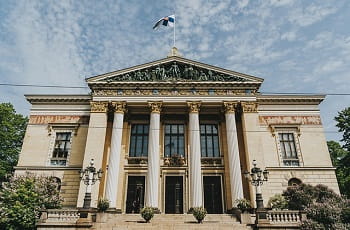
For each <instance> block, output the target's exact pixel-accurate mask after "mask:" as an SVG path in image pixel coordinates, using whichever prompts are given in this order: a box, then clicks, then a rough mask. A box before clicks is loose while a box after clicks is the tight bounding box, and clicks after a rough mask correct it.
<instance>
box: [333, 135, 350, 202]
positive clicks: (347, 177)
mask: <svg viewBox="0 0 350 230" xmlns="http://www.w3.org/2000/svg"><path fill="white" fill-rule="evenodd" d="M327 145H328V150H329V153H330V155H331V159H332V163H333V166H334V167H336V170H335V172H336V175H337V180H338V184H339V189H340V192H341V193H342V194H344V195H346V196H347V197H350V189H349V188H350V153H349V151H346V150H345V149H344V148H343V147H342V146H341V145H340V144H339V143H338V142H336V141H328V142H327Z"/></svg>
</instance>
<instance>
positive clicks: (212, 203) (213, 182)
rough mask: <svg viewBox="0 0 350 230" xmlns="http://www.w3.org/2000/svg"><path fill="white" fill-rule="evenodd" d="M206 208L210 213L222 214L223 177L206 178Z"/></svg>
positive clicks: (204, 182) (204, 180)
mask: <svg viewBox="0 0 350 230" xmlns="http://www.w3.org/2000/svg"><path fill="white" fill-rule="evenodd" d="M203 186H204V207H205V208H206V209H207V211H208V213H214V214H215V213H216V214H221V213H222V191H221V176H204V177H203Z"/></svg>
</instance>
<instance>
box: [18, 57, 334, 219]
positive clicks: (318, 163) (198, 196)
mask: <svg viewBox="0 0 350 230" xmlns="http://www.w3.org/2000/svg"><path fill="white" fill-rule="evenodd" d="M173 51H174V52H173V53H172V54H171V55H170V56H168V57H167V58H164V59H161V60H158V61H153V62H150V63H146V64H142V65H138V66H133V67H130V68H127V69H122V70H118V71H115V72H111V73H106V74H102V75H98V76H94V77H90V78H87V79H86V82H87V84H88V86H89V88H90V90H91V93H90V94H87V95H26V99H27V100H28V101H29V102H30V103H31V105H32V108H31V111H30V119H29V125H28V127H27V131H26V135H25V138H24V144H23V148H22V152H21V154H20V158H19V162H18V166H17V167H16V173H17V174H22V173H25V172H28V171H29V172H33V173H35V174H38V175H51V176H54V177H57V180H59V181H60V183H61V186H60V190H61V195H62V197H63V198H64V202H63V205H64V206H65V207H82V205H83V199H84V194H85V189H86V186H85V184H84V183H83V182H81V181H80V179H79V170H81V169H82V168H85V167H86V166H88V165H89V162H90V161H91V159H94V163H95V166H96V168H97V169H99V168H101V169H102V170H103V171H104V173H103V176H102V178H101V180H100V181H99V182H98V183H96V184H95V185H93V186H92V206H94V207H96V202H97V199H98V198H99V197H104V198H107V199H109V201H110V207H111V208H113V209H115V210H116V211H117V212H121V213H136V212H138V211H139V209H140V208H141V207H143V206H145V205H146V206H151V207H154V208H157V209H158V210H159V211H160V212H161V213H166V214H167V213H186V212H187V211H188V210H189V209H190V208H191V207H197V206H204V207H205V208H206V209H207V210H208V212H209V213H225V212H227V211H229V210H230V209H231V208H232V207H233V206H234V205H235V200H236V199H239V198H247V199H250V200H252V201H254V199H255V198H254V195H255V194H254V188H253V187H252V185H250V184H249V182H248V181H247V180H246V179H245V178H244V177H243V176H242V175H243V172H244V171H246V170H250V169H251V167H252V165H251V162H252V160H257V162H258V166H259V167H261V168H266V169H267V170H268V171H269V172H270V175H269V180H268V182H267V183H266V184H265V185H264V186H263V187H262V193H263V197H264V201H265V204H266V203H267V200H268V198H269V197H271V196H272V195H274V194H276V193H281V192H282V191H283V190H284V189H286V188H287V187H288V186H293V185H294V184H298V183H301V182H304V183H310V184H314V185H315V184H319V183H322V184H325V185H327V186H329V187H330V188H332V189H334V190H335V191H337V192H339V190H338V184H337V181H336V177H335V173H334V168H333V167H332V164H331V160H330V156H329V152H328V149H327V145H326V139H325V135H324V131H323V127H322V123H321V118H320V111H319V107H318V106H319V104H320V103H321V102H322V100H323V99H324V96H323V95H264V94H261V93H259V88H260V86H261V84H262V83H263V79H261V78H258V77H254V76H250V75H247V74H242V73H238V72H234V71H231V70H227V69H222V68H219V67H215V66H211V65H208V64H204V63H200V62H196V61H193V60H189V59H185V58H183V57H180V56H178V55H177V53H176V52H175V51H176V50H173ZM276 88H277V89H278V85H276Z"/></svg>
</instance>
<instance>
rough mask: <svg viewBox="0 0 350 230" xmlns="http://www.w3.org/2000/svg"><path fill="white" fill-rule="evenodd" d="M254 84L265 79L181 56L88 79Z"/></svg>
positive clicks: (106, 81) (95, 80)
mask: <svg viewBox="0 0 350 230" xmlns="http://www.w3.org/2000/svg"><path fill="white" fill-rule="evenodd" d="M175 81H177V82H178V81H183V82H254V83H261V82H262V81H263V79H261V78H256V77H253V76H249V75H245V74H240V73H237V72H234V71H229V70H225V69H222V68H218V67H214V66H210V65H206V64H203V63H199V62H194V61H192V60H189V59H184V58H181V57H168V58H165V59H162V60H159V61H155V62H152V63H148V64H144V65H140V66H135V67H132V68H128V69H124V70H120V71H116V72H112V73H108V74H104V75H100V76H97V77H92V78H89V79H87V82H88V83H93V82H96V83H97V82H105V83H109V82H175Z"/></svg>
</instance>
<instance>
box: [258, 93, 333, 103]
mask: <svg viewBox="0 0 350 230" xmlns="http://www.w3.org/2000/svg"><path fill="white" fill-rule="evenodd" d="M325 97H326V95H257V102H258V103H259V104H283V103H288V104H316V105H318V104H320V103H321V102H322V101H323V100H324V99H325Z"/></svg>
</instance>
